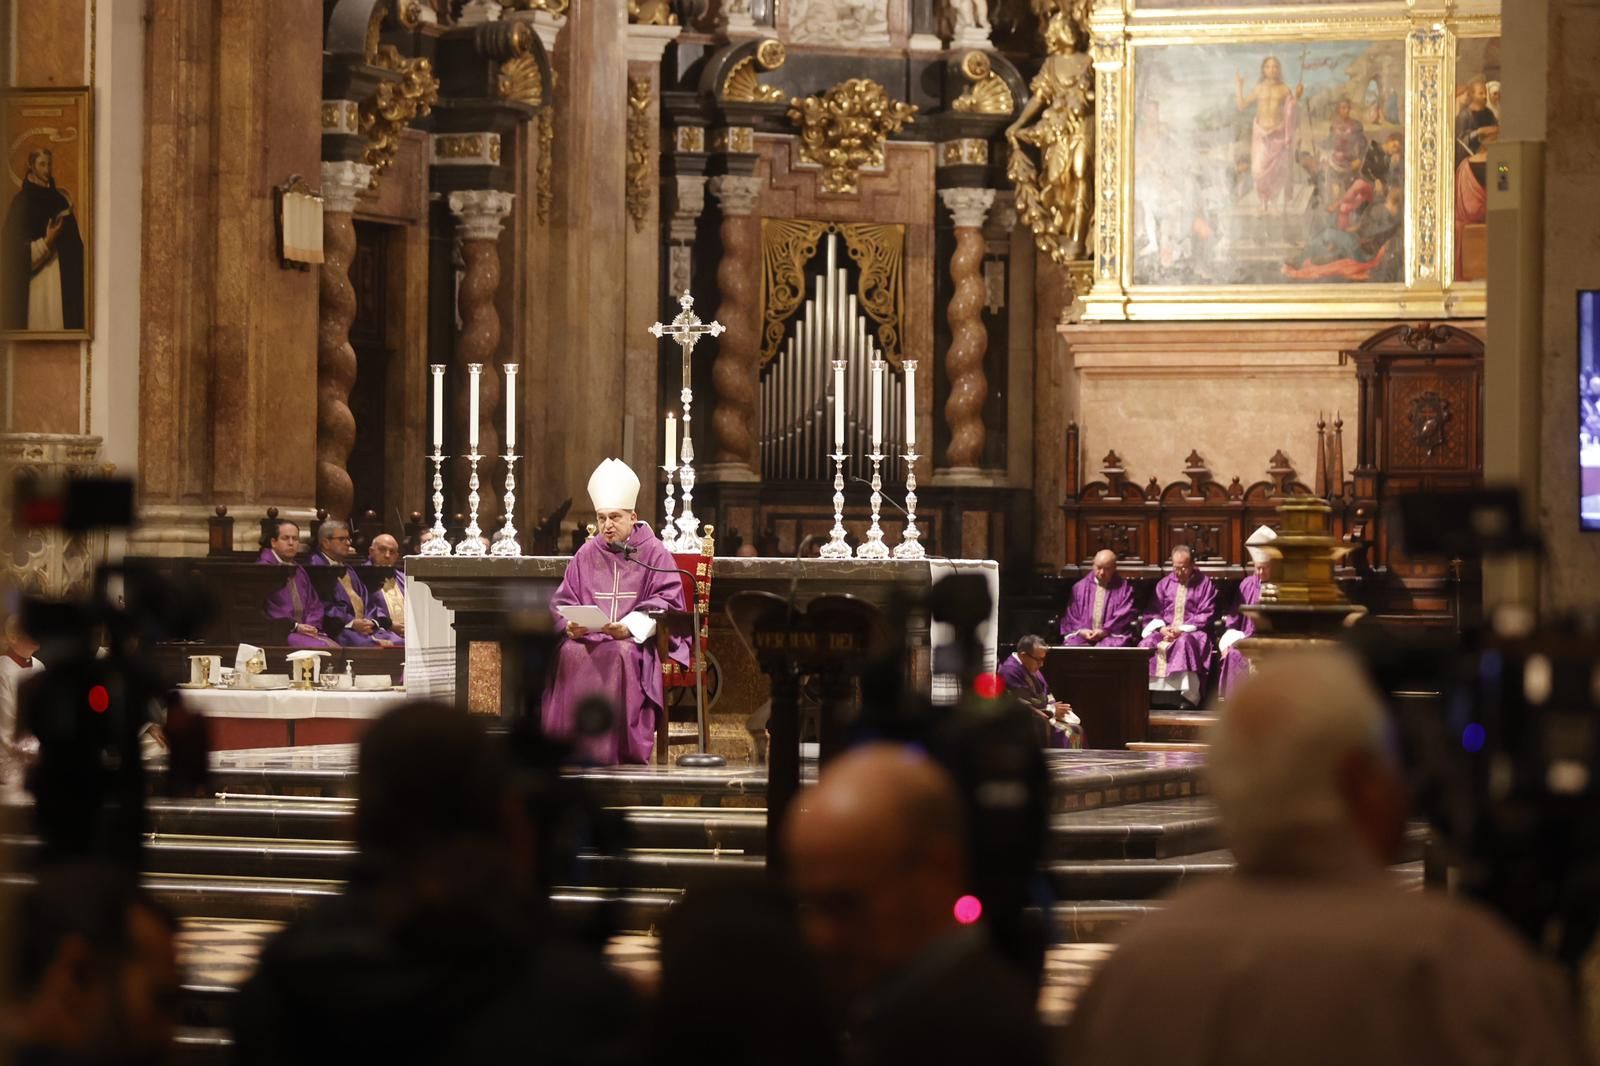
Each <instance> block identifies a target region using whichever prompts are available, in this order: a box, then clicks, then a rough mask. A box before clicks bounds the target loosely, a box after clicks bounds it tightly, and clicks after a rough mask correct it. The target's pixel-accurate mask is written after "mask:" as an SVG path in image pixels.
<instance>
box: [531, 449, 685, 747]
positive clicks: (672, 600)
mask: <svg viewBox="0 0 1600 1066" xmlns="http://www.w3.org/2000/svg"><path fill="white" fill-rule="evenodd" d="M589 498H590V500H592V501H593V503H594V510H595V521H596V523H597V524H598V526H599V533H598V534H597V535H596V536H595V537H593V538H592V539H590V540H589V541H588V542H587V543H586V544H584V546H583V547H581V548H579V549H578V552H577V554H576V555H574V556H573V557H572V561H571V562H570V563H568V564H567V573H566V576H565V577H564V578H562V581H561V587H560V588H559V589H557V590H556V594H555V598H554V599H552V600H551V607H552V609H553V610H554V612H555V622H556V625H557V626H558V627H559V628H561V630H562V631H563V632H564V633H565V636H566V639H564V640H563V641H562V642H561V646H560V651H559V653H558V654H557V657H556V669H555V676H554V677H553V678H552V679H551V682H550V687H549V689H548V691H547V692H546V694H545V700H544V708H543V722H544V728H545V730H546V732H548V733H550V734H552V735H554V736H561V737H574V736H575V735H577V734H579V733H580V725H587V723H580V722H579V721H578V707H579V705H580V704H581V703H582V702H583V701H584V700H586V699H589V698H592V697H600V698H601V699H603V700H605V701H607V702H609V703H610V704H611V707H612V709H613V710H614V711H615V713H616V716H615V718H614V719H613V720H612V721H611V722H610V723H609V727H608V728H604V729H602V730H595V731H592V732H591V731H589V730H587V729H585V730H583V731H582V732H583V733H584V734H585V735H582V736H578V737H577V740H578V753H579V755H580V756H581V757H582V758H583V759H584V760H586V761H588V762H591V763H596V764H602V765H610V764H613V763H647V762H649V761H650V753H651V750H652V749H653V748H654V746H655V732H656V721H657V718H656V716H657V715H658V714H660V713H661V709H662V702H661V701H662V684H661V662H660V660H659V659H658V658H657V655H656V641H655V630H656V624H655V620H654V619H652V618H651V617H650V612H652V611H662V610H668V609H673V610H684V609H686V603H685V599H684V591H683V581H682V579H681V578H680V577H679V576H678V575H677V573H675V572H673V571H674V570H675V568H676V566H677V563H676V561H675V560H674V559H673V557H672V554H671V553H670V552H668V551H667V549H666V548H665V547H663V546H662V544H661V541H659V540H658V539H656V535H655V533H653V532H652V531H651V529H650V526H649V525H648V524H646V523H644V522H640V521H639V520H638V515H637V514H636V513H635V511H634V505H635V503H636V502H637V501H638V498H639V476H638V475H637V474H635V473H634V472H633V471H632V470H630V469H629V468H628V465H627V464H626V463H624V462H622V461H621V460H619V459H607V460H605V461H604V462H602V463H601V464H600V465H599V466H597V467H596V468H595V471H594V473H593V474H592V475H590V477H589ZM650 567H654V568H656V570H655V571H653V570H651V569H650ZM659 570H666V571H668V573H658V572H656V571H659ZM577 606H589V607H596V608H598V609H599V610H600V611H601V612H602V613H603V614H604V616H605V618H606V619H607V621H606V623H605V624H604V625H603V626H600V627H599V628H596V629H593V630H591V629H589V628H586V627H585V626H583V625H579V624H578V623H576V622H571V621H568V620H567V619H566V618H565V617H564V616H563V615H562V614H561V613H560V611H559V608H561V607H577ZM671 656H672V658H673V659H674V660H675V661H676V662H679V663H681V664H683V665H685V666H687V665H688V664H689V642H688V641H687V640H685V639H683V638H678V637H674V638H673V640H672V646H671Z"/></svg>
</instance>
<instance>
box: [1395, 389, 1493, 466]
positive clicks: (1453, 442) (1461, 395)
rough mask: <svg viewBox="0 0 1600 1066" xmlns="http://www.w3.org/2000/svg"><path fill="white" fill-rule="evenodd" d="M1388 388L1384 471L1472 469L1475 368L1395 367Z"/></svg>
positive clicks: (1474, 424) (1476, 426)
mask: <svg viewBox="0 0 1600 1066" xmlns="http://www.w3.org/2000/svg"><path fill="white" fill-rule="evenodd" d="M1387 391H1388V395H1387V397H1386V404H1385V407H1386V411H1387V413H1388V416H1389V422H1388V425H1387V427H1386V429H1387V434H1388V441H1387V444H1388V448H1387V449H1386V455H1385V460H1386V461H1385V467H1386V469H1387V470H1389V471H1391V472H1400V471H1413V470H1415V471H1423V470H1426V471H1438V472H1440V473H1455V474H1470V473H1473V472H1475V470H1476V469H1477V467H1478V463H1477V462H1476V455H1475V452H1476V450H1477V448H1476V441H1477V434H1478V425H1477V422H1478V377H1477V372H1476V371H1475V370H1474V369H1472V368H1469V367H1446V368H1426V369H1423V368H1419V369H1417V370H1410V369H1402V368H1398V367H1396V368H1394V369H1393V370H1391V372H1390V374H1389V380H1388V390H1387Z"/></svg>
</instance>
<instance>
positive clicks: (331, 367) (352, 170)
mask: <svg viewBox="0 0 1600 1066" xmlns="http://www.w3.org/2000/svg"><path fill="white" fill-rule="evenodd" d="M371 180H372V168H371V167H369V166H367V165H366V164H364V163H350V162H339V163H323V164H322V199H323V208H322V266H321V268H320V271H319V288H320V293H319V294H320V300H319V302H318V305H317V506H318V507H319V508H321V509H322V510H325V511H327V512H328V514H329V515H331V516H333V517H334V518H345V519H348V518H349V517H350V509H351V507H352V506H354V504H355V485H354V483H353V482H352V481H351V480H350V472H349V471H348V470H346V469H345V464H346V463H347V462H348V461H349V459H350V449H351V448H353V447H355V443H356V419H355V415H353V414H351V412H350V390H351V389H353V388H355V384H356V351H355V349H354V348H352V347H351V346H350V324H351V323H352V322H354V321H355V319H356V293H355V289H354V288H352V287H351V285H350V261H351V260H352V259H354V258H355V254H356V225H355V219H354V218H353V215H354V214H355V209H356V198H357V197H358V196H360V195H361V193H362V191H363V190H365V189H366V188H367V184H368V182H370V181H371Z"/></svg>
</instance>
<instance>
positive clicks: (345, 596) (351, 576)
mask: <svg viewBox="0 0 1600 1066" xmlns="http://www.w3.org/2000/svg"><path fill="white" fill-rule="evenodd" d="M310 563H311V565H312V566H338V567H343V569H344V573H342V574H340V575H339V577H338V580H336V581H335V582H334V586H333V599H331V600H328V601H327V602H325V603H324V604H323V605H322V610H323V617H325V618H326V619H327V620H328V622H329V628H333V627H334V626H339V627H342V628H340V629H339V643H340V644H343V645H344V646H345V647H347V648H376V647H378V646H379V643H378V642H379V641H383V642H385V643H387V644H394V645H399V644H404V643H405V639H404V638H403V637H401V636H400V635H399V634H397V633H395V632H394V631H393V630H391V629H390V628H389V608H388V605H387V604H385V603H384V602H383V597H382V596H381V595H379V596H372V595H369V594H368V593H367V586H366V584H365V583H363V582H362V580H361V579H360V578H359V577H357V576H356V572H355V571H354V570H352V569H351V568H350V567H348V566H345V565H344V564H343V563H335V562H334V561H333V560H332V559H329V558H328V557H327V556H326V555H323V554H322V553H321V552H313V553H312V555H311V560H310ZM357 618H365V619H368V620H369V621H371V622H373V623H374V624H376V625H377V627H378V628H377V629H375V630H373V631H372V632H371V633H370V634H368V633H357V632H356V631H355V630H353V629H351V628H350V623H351V622H354V621H355V620H356V619H357Z"/></svg>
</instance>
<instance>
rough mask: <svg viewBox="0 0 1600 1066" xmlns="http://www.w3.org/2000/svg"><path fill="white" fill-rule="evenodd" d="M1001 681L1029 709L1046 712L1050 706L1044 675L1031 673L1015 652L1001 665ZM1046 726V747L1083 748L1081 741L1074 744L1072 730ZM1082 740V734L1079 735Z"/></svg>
mask: <svg viewBox="0 0 1600 1066" xmlns="http://www.w3.org/2000/svg"><path fill="white" fill-rule="evenodd" d="M998 673H999V675H1000V681H1001V683H1002V684H1004V685H1005V687H1006V691H1007V692H1009V693H1011V694H1012V695H1014V696H1016V697H1017V698H1018V699H1020V700H1021V701H1022V702H1023V703H1026V704H1027V705H1028V706H1029V707H1033V708H1035V709H1036V710H1039V711H1044V710H1046V709H1048V707H1049V705H1050V686H1049V685H1048V684H1047V683H1046V682H1045V679H1044V674H1043V673H1036V674H1035V673H1029V672H1028V668H1027V667H1026V666H1024V665H1022V657H1021V656H1019V655H1017V654H1016V653H1015V652H1013V653H1012V654H1011V655H1010V656H1009V657H1008V658H1007V659H1006V661H1005V662H1003V663H1001V664H1000V669H999V671H998ZM1040 724H1041V725H1043V726H1044V737H1045V746H1046V747H1051V748H1063V749H1068V748H1074V747H1081V746H1082V741H1081V739H1080V740H1079V741H1078V743H1076V744H1075V743H1074V742H1073V740H1074V734H1073V732H1072V731H1071V730H1067V729H1063V728H1061V727H1059V726H1057V725H1055V724H1052V723H1049V722H1043V721H1041V723H1040ZM1077 736H1078V737H1080V738H1081V736H1082V734H1081V733H1080V734H1077Z"/></svg>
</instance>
